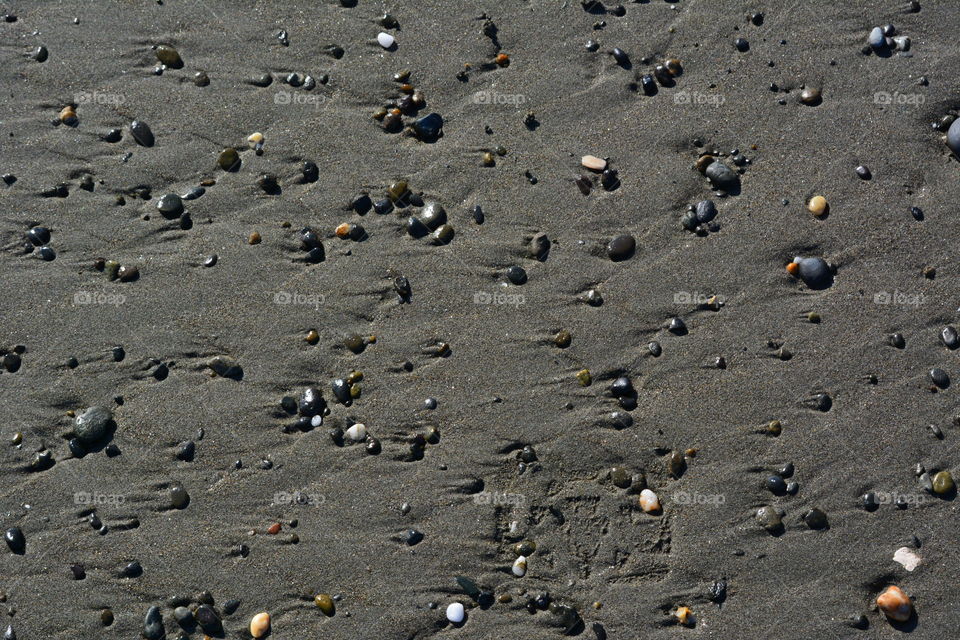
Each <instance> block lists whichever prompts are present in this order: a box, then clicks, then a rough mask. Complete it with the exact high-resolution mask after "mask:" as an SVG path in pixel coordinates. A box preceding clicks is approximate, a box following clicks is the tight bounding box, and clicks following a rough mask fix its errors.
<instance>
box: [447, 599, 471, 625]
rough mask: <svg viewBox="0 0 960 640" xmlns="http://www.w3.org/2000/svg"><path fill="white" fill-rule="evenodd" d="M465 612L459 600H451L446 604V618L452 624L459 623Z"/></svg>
mask: <svg viewBox="0 0 960 640" xmlns="http://www.w3.org/2000/svg"><path fill="white" fill-rule="evenodd" d="M466 615H467V614H466V613H465V612H464V610H463V605H462V604H460V603H459V602H451V603H450V604H448V605H447V620H449V621H450V622H452V623H453V624H460V623H461V622H463V619H464V617H466Z"/></svg>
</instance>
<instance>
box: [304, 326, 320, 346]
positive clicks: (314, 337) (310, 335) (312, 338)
mask: <svg viewBox="0 0 960 640" xmlns="http://www.w3.org/2000/svg"><path fill="white" fill-rule="evenodd" d="M304 339H305V340H306V341H307V344H317V343H318V342H320V334H319V333H317V331H316V329H311V330H310V331H308V332H307V337H306V338H304Z"/></svg>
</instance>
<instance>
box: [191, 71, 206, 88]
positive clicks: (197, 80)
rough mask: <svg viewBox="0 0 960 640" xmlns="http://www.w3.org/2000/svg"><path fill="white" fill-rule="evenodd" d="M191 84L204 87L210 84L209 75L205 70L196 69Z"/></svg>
mask: <svg viewBox="0 0 960 640" xmlns="http://www.w3.org/2000/svg"><path fill="white" fill-rule="evenodd" d="M193 84H195V85H197V86H198V87H206V86H208V85H209V84H210V76H208V75H207V74H206V72H205V71H197V72H196V73H195V74H193Z"/></svg>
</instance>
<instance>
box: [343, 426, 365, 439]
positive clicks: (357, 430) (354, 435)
mask: <svg viewBox="0 0 960 640" xmlns="http://www.w3.org/2000/svg"><path fill="white" fill-rule="evenodd" d="M344 435H345V436H347V437H348V438H349V439H351V440H353V441H354V442H361V441H363V440H366V438H367V427H366V425H364V424H363V423H361V422H358V423H357V424H355V425H353V426H352V427H350V428H349V429H347V431H346V433H345V434H344Z"/></svg>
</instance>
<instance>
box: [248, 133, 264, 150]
mask: <svg viewBox="0 0 960 640" xmlns="http://www.w3.org/2000/svg"><path fill="white" fill-rule="evenodd" d="M247 144H248V145H250V148H251V149H258V148H262V147H263V134H262V133H260V132H259V131H257V132H256V133H251V134H250V135H249V136H247Z"/></svg>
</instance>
